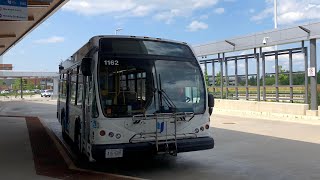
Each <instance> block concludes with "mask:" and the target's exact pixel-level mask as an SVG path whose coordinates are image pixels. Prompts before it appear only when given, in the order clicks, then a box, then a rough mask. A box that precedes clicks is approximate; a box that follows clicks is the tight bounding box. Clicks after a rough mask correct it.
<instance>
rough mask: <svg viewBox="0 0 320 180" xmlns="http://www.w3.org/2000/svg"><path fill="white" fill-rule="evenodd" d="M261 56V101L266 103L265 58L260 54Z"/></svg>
mask: <svg viewBox="0 0 320 180" xmlns="http://www.w3.org/2000/svg"><path fill="white" fill-rule="evenodd" d="M261 56H262V86H263V95H262V96H263V100H264V101H266V100H267V97H266V58H265V56H264V54H263V53H261Z"/></svg>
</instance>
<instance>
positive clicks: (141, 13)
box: [63, 0, 219, 23]
mask: <svg viewBox="0 0 320 180" xmlns="http://www.w3.org/2000/svg"><path fill="white" fill-rule="evenodd" d="M218 1H219V0H184V1H180V0H139V1H136V0H121V1H114V0H71V1H70V2H68V3H67V4H66V5H65V6H64V7H63V10H65V11H71V12H75V13H77V14H80V15H84V16H98V15H110V16H113V17H145V16H150V17H153V18H154V19H156V20H161V21H165V22H166V23H171V22H173V21H174V19H175V18H177V17H188V16H191V15H192V14H193V12H194V11H197V10H201V9H208V8H211V7H212V6H214V5H216V4H217V3H218Z"/></svg>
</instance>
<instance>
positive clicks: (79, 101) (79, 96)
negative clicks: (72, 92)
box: [77, 75, 83, 106]
mask: <svg viewBox="0 0 320 180" xmlns="http://www.w3.org/2000/svg"><path fill="white" fill-rule="evenodd" d="M82 78H83V76H82V75H78V86H77V87H78V88H77V105H78V106H81V105H82V91H83V83H82V82H83V81H82Z"/></svg>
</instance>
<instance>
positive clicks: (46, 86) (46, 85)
mask: <svg viewBox="0 0 320 180" xmlns="http://www.w3.org/2000/svg"><path fill="white" fill-rule="evenodd" d="M45 89H48V79H47V78H46V81H45Z"/></svg>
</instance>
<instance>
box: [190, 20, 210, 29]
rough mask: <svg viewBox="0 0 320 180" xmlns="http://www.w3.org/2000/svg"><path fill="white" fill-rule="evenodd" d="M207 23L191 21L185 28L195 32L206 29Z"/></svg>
mask: <svg viewBox="0 0 320 180" xmlns="http://www.w3.org/2000/svg"><path fill="white" fill-rule="evenodd" d="M208 27H209V26H208V24H206V23H204V22H200V21H192V22H191V23H190V24H189V25H188V26H187V30H188V31H190V32H195V31H199V30H205V29H208Z"/></svg>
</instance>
